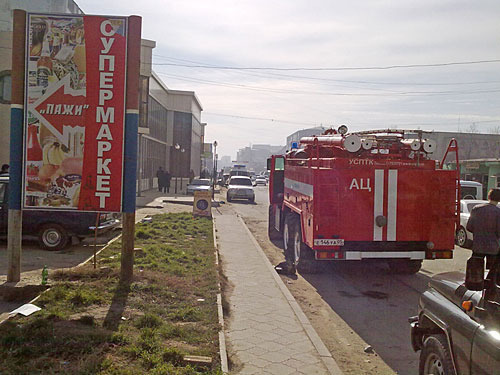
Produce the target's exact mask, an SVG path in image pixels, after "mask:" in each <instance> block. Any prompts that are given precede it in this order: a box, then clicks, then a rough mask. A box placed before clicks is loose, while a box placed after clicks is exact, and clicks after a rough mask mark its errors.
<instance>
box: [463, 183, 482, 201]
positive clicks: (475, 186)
mask: <svg viewBox="0 0 500 375" xmlns="http://www.w3.org/2000/svg"><path fill="white" fill-rule="evenodd" d="M460 199H483V184H481V183H480V182H476V181H465V180H460Z"/></svg>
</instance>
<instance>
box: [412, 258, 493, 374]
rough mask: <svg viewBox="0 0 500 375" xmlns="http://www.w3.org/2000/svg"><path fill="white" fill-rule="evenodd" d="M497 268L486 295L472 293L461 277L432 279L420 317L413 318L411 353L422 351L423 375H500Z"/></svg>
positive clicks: (455, 274) (457, 274)
mask: <svg viewBox="0 0 500 375" xmlns="http://www.w3.org/2000/svg"><path fill="white" fill-rule="evenodd" d="M496 268H497V269H496V271H497V272H496V275H495V276H493V277H492V276H489V277H490V278H489V279H486V282H485V289H484V290H483V291H472V290H468V289H467V288H466V287H465V285H464V279H465V275H464V274H463V273H460V272H449V273H443V274H439V275H436V276H434V277H433V278H432V279H431V281H430V282H429V287H428V289H427V290H426V291H425V292H424V293H423V294H422V297H421V298H420V303H419V314H418V316H416V317H413V318H410V323H411V343H412V346H413V349H414V350H415V351H418V350H421V352H420V365H419V374H420V375H427V374H433V375H436V374H439V375H498V374H500V286H499V276H498V275H499V271H500V270H499V268H500V267H499V266H498V264H497V267H496ZM491 274H492V273H490V275H491Z"/></svg>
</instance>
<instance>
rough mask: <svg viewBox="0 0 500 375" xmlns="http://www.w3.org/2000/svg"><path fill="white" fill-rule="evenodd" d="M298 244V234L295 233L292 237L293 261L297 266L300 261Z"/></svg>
mask: <svg viewBox="0 0 500 375" xmlns="http://www.w3.org/2000/svg"><path fill="white" fill-rule="evenodd" d="M300 242H301V241H300V235H299V232H295V234H294V236H293V260H294V262H295V264H297V263H298V262H299V259H300Z"/></svg>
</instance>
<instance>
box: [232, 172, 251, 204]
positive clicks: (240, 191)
mask: <svg viewBox="0 0 500 375" xmlns="http://www.w3.org/2000/svg"><path fill="white" fill-rule="evenodd" d="M226 197H227V201H228V202H231V201H232V200H233V199H248V200H249V201H250V202H255V192H254V191H253V184H252V179H251V178H250V177H247V176H233V177H231V179H230V180H229V185H228V186H227V193H226Z"/></svg>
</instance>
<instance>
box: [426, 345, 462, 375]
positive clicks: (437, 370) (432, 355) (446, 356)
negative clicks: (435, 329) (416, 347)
mask: <svg viewBox="0 0 500 375" xmlns="http://www.w3.org/2000/svg"><path fill="white" fill-rule="evenodd" d="M419 374H420V375H453V374H454V370H453V362H452V360H451V354H450V351H449V349H448V342H447V341H446V337H445V335H432V336H429V337H427V338H426V339H425V341H424V347H423V349H422V352H421V353H420V364H419Z"/></svg>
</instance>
